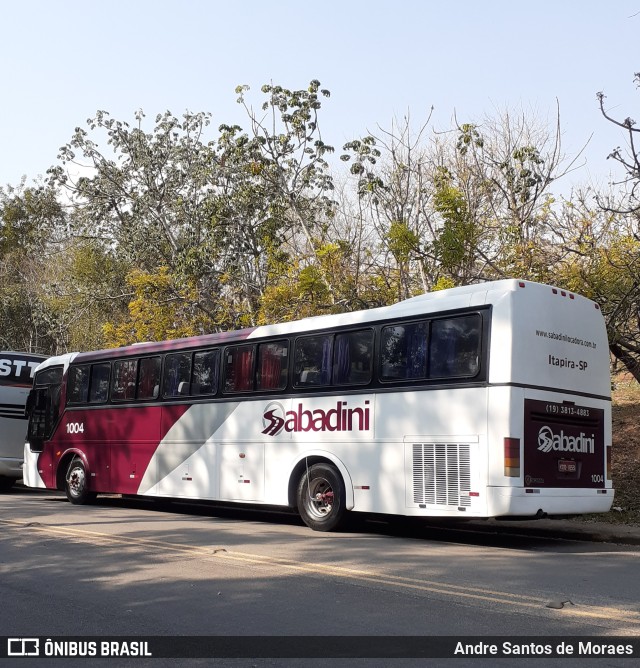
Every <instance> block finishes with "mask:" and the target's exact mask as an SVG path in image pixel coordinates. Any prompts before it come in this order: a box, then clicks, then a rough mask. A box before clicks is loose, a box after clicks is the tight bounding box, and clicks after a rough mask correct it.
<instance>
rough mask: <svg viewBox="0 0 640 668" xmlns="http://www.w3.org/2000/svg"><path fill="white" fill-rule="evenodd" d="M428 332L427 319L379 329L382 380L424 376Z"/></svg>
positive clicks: (425, 372) (425, 374)
mask: <svg viewBox="0 0 640 668" xmlns="http://www.w3.org/2000/svg"><path fill="white" fill-rule="evenodd" d="M428 333H429V323H427V322H412V323H407V324H405V325H392V326H390V327H384V328H383V330H382V337H381V341H380V377H381V378H382V380H410V379H416V378H426V376H427V339H428Z"/></svg>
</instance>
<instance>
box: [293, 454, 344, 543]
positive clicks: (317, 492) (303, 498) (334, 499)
mask: <svg viewBox="0 0 640 668" xmlns="http://www.w3.org/2000/svg"><path fill="white" fill-rule="evenodd" d="M297 502H298V512H299V513H300V517H301V518H302V521H303V522H304V523H305V524H306V525H307V526H308V527H310V528H311V529H313V530H314V531H333V530H334V529H337V528H338V527H339V526H340V524H342V522H343V521H344V518H345V513H346V509H345V489H344V482H343V481H342V477H341V475H340V473H339V472H338V470H337V469H336V468H335V466H332V465H330V464H313V466H310V467H309V468H308V469H307V470H305V471H304V473H303V475H302V476H301V478H300V482H299V483H298V493H297Z"/></svg>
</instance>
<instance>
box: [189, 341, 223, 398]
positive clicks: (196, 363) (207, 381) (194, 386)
mask: <svg viewBox="0 0 640 668" xmlns="http://www.w3.org/2000/svg"><path fill="white" fill-rule="evenodd" d="M219 363H220V351H219V350H217V349H216V350H203V351H202V352H199V353H196V354H195V355H194V356H193V376H192V378H191V392H192V394H215V393H216V392H217V391H218V376H219V367H220V364H219Z"/></svg>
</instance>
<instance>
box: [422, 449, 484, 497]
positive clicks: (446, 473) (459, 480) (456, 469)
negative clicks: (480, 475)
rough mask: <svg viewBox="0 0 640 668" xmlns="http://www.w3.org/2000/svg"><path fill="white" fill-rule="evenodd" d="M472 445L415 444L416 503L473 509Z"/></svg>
mask: <svg viewBox="0 0 640 668" xmlns="http://www.w3.org/2000/svg"><path fill="white" fill-rule="evenodd" d="M470 486H471V457H470V448H469V445H468V444H460V443H414V444H413V501H414V503H425V504H430V505H437V506H458V507H459V506H470V505H471V498H470V496H469V490H470Z"/></svg>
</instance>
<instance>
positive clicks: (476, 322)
mask: <svg viewBox="0 0 640 668" xmlns="http://www.w3.org/2000/svg"><path fill="white" fill-rule="evenodd" d="M481 323H482V320H481V318H480V316H479V315H477V314H474V315H468V316H460V317H459V318H446V319H443V320H434V321H433V322H432V323H431V343H430V346H429V376H430V377H431V378H459V377H472V376H475V375H476V374H477V373H478V371H479V369H480V340H481V335H480V334H481Z"/></svg>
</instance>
